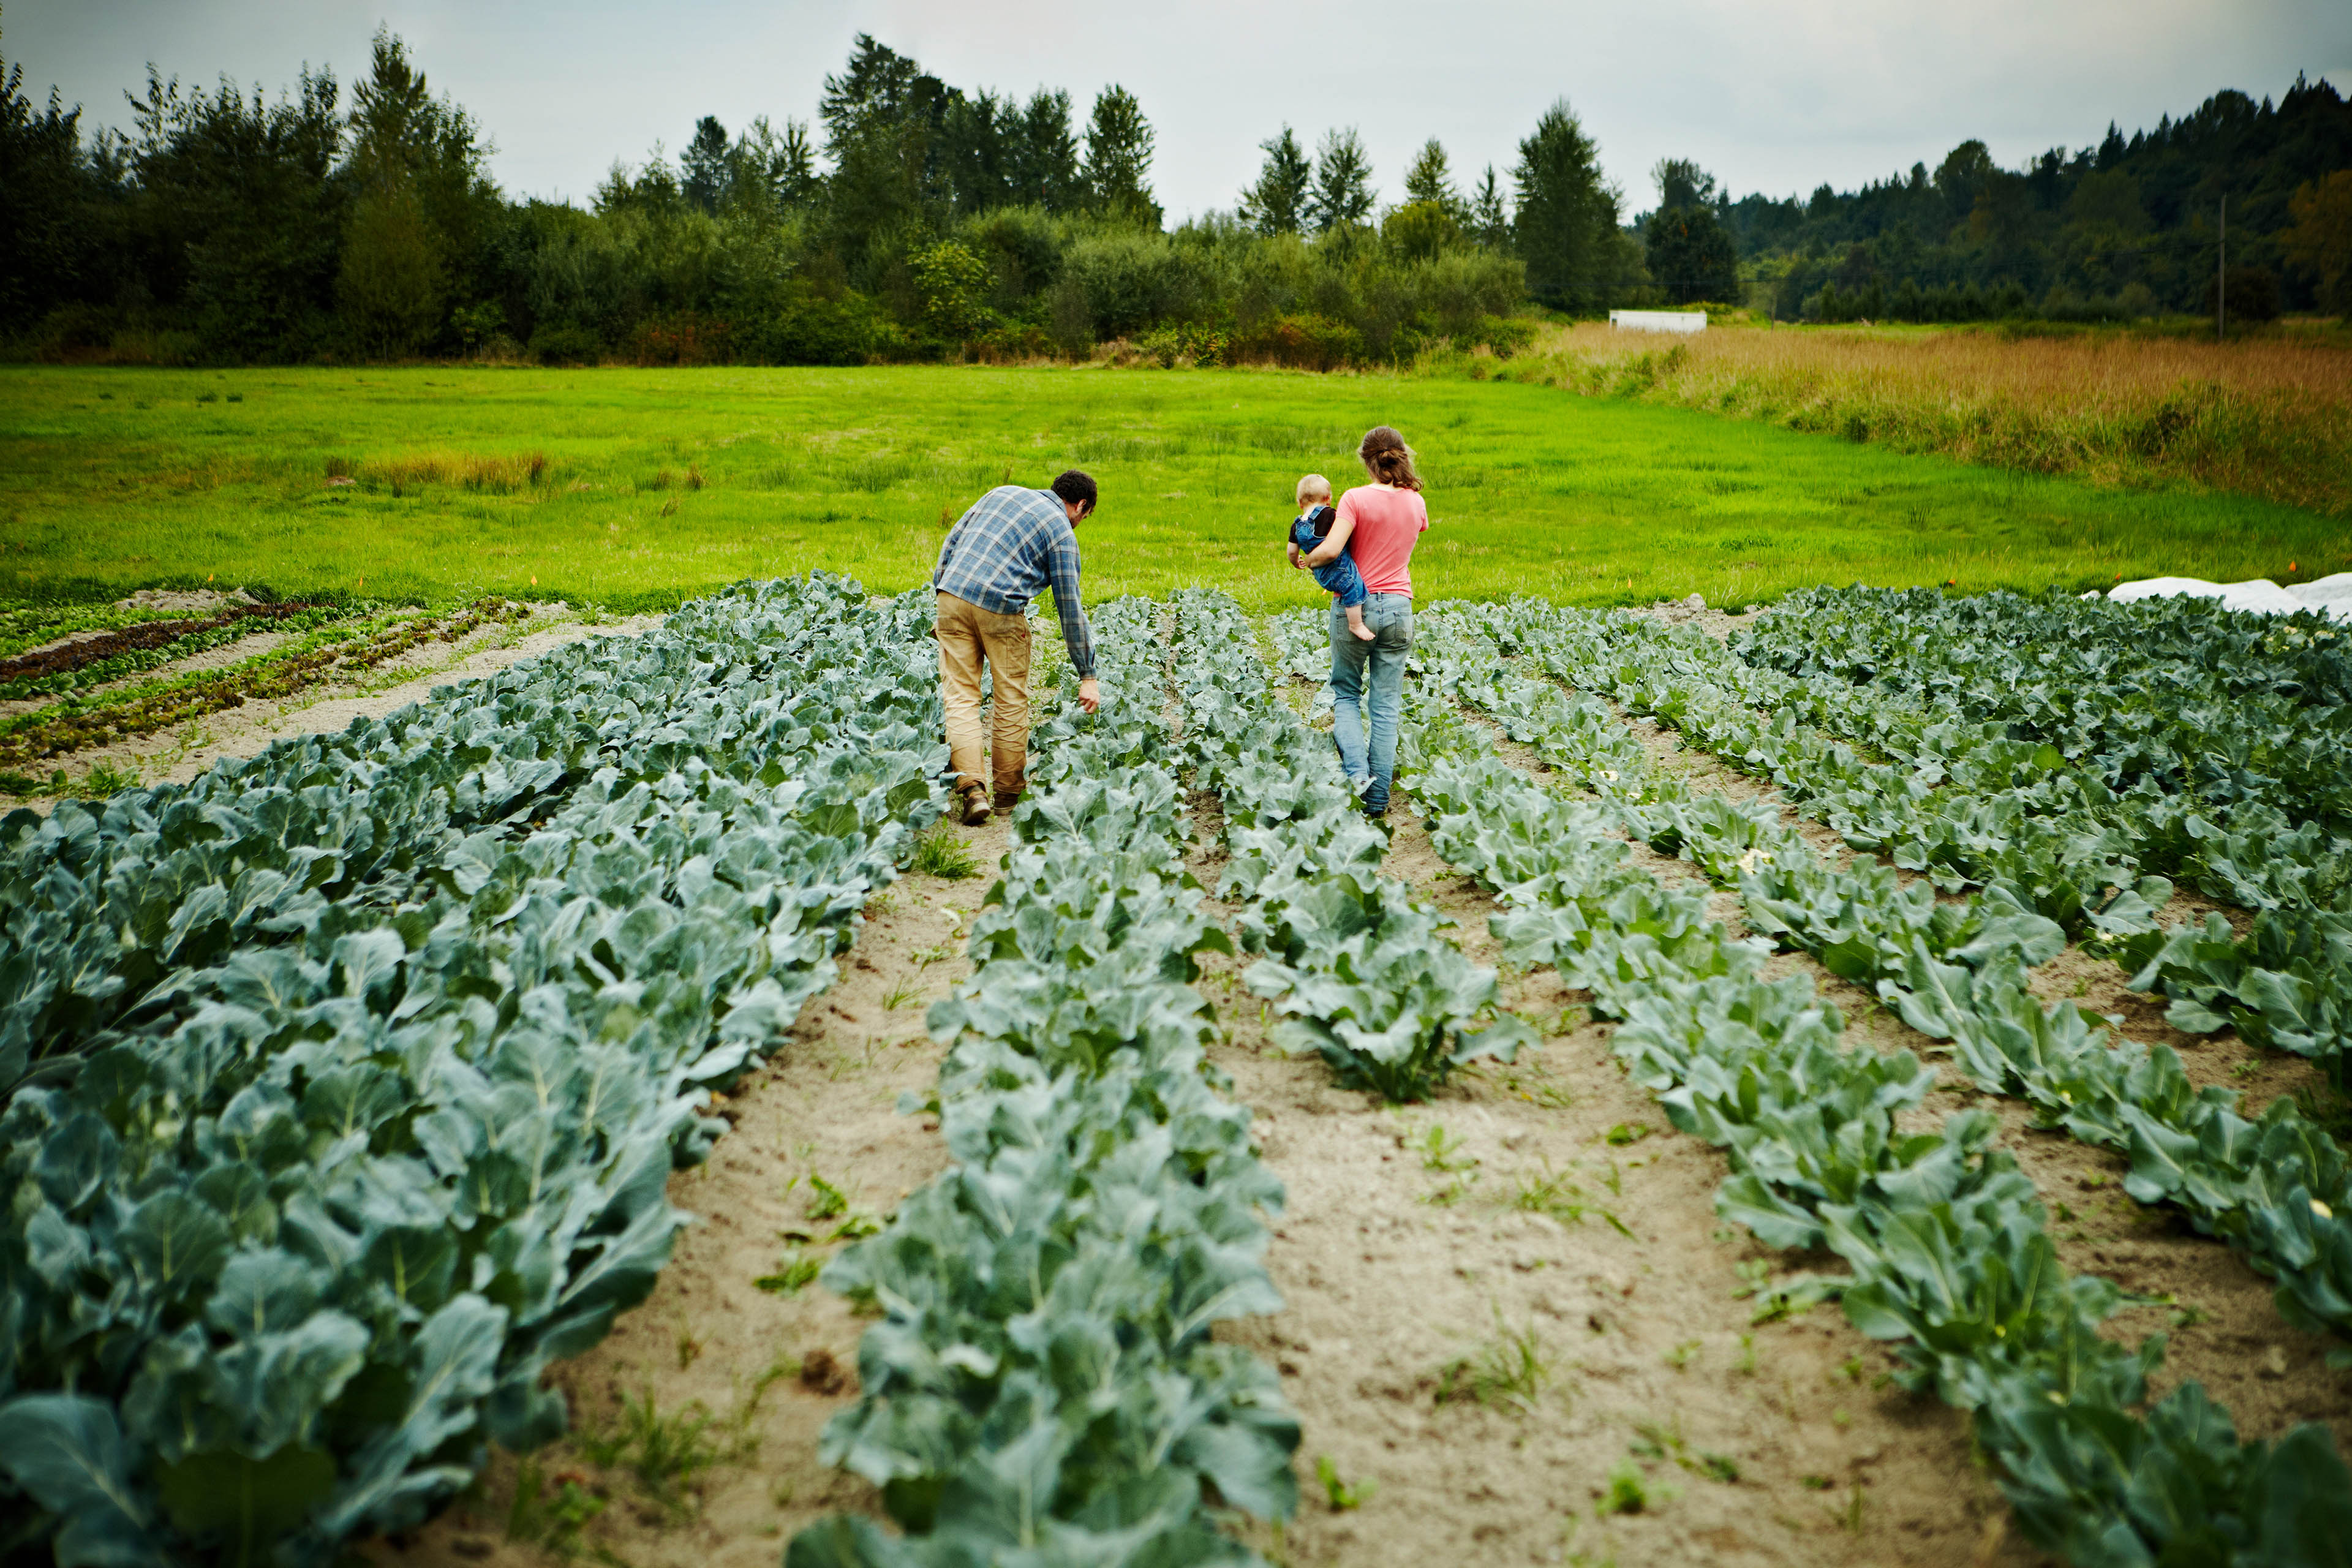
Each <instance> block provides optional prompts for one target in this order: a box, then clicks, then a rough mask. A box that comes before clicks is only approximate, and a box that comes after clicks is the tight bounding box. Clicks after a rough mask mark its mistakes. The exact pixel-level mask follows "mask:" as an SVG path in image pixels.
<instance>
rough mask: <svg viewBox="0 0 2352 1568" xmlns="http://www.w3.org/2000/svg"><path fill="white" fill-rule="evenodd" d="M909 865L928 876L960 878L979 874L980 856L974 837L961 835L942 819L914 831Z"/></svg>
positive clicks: (953, 879) (954, 879)
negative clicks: (913, 848)
mask: <svg viewBox="0 0 2352 1568" xmlns="http://www.w3.org/2000/svg"><path fill="white" fill-rule="evenodd" d="M908 869H909V870H912V871H916V872H919V873H920V874H921V875H923V876H926V877H943V878H945V879H948V880H949V881H961V880H962V879H964V878H967V877H976V876H978V875H980V858H979V857H978V856H977V855H974V854H973V853H972V849H971V839H969V838H960V837H957V836H956V835H955V834H954V833H952V832H950V830H949V828H948V826H947V824H945V823H943V822H942V823H939V824H937V825H935V826H931V827H929V828H927V829H925V830H924V831H923V832H921V833H918V834H917V835H915V854H914V858H913V859H912V860H911V861H910V862H909V863H908Z"/></svg>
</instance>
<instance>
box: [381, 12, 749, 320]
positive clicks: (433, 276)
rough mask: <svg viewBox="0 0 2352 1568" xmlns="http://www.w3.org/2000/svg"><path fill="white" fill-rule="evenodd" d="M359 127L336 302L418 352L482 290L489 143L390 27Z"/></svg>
mask: <svg viewBox="0 0 2352 1568" xmlns="http://www.w3.org/2000/svg"><path fill="white" fill-rule="evenodd" d="M709 123H710V124H712V125H714V126H715V125H716V124H717V121H710V122H709ZM351 132H352V142H351V153H350V157H349V159H348V160H347V162H346V163H345V165H344V170H343V173H344V174H345V176H346V179H347V180H348V182H349V184H350V186H351V189H352V198H351V199H352V209H351V215H350V222H349V226H348V227H347V229H346V231H345V233H344V235H343V241H342V254H341V262H340V267H339V269H338V277H337V280H336V289H335V293H336V303H337V307H338V309H339V310H340V311H341V315H342V317H343V321H344V328H345V331H348V332H349V333H351V334H352V337H353V338H354V339H355V340H356V341H357V342H360V343H362V344H364V345H366V348H367V352H369V353H377V354H383V355H389V356H398V355H401V354H406V353H416V352H418V351H420V350H422V349H424V348H425V347H426V346H428V345H429V344H430V343H431V342H434V341H435V340H436V339H437V338H438V337H439V336H440V333H441V328H442V326H443V324H444V322H445V321H446V318H447V313H448V312H447V305H448V302H449V300H452V299H464V298H467V297H469V296H470V295H471V294H472V293H473V292H474V291H475V289H476V288H477V286H478V285H477V274H478V272H479V270H480V269H481V268H482V266H483V264H484V255H483V253H484V252H485V251H486V250H487V249H488V245H489V237H490V234H491V233H492V231H493V229H494V228H495V226H496V224H497V214H498V211H499V206H500V205H501V204H500V202H499V195H498V192H497V189H496V188H495V187H494V186H492V185H491V184H490V183H489V181H488V177H487V176H486V175H485V174H484V173H483V163H484V160H485V158H486V156H487V152H488V149H487V148H486V146H485V145H484V143H483V139H482V137H481V135H480V132H479V131H478V128H477V127H476V125H475V123H474V121H473V117H472V116H470V115H468V114H467V112H466V111H465V110H462V109H460V108H458V107H457V105H456V104H455V103H452V102H451V101H450V100H448V99H446V98H438V99H436V98H435V97H434V96H433V93H432V89H430V87H429V86H428V85H427V84H426V81H425V73H424V72H423V71H422V70H420V69H418V68H417V66H416V63H415V60H414V59H413V58H411V57H410V55H409V52H408V46H407V45H406V44H405V43H404V42H403V41H402V39H401V38H400V37H398V35H396V34H394V33H393V32H392V31H391V30H390V29H388V28H386V29H379V30H378V31H377V33H376V36H375V41H374V44H373V50H372V60H371V64H370V69H369V73H368V76H367V78H366V79H364V80H362V81H361V82H360V83H359V84H358V85H357V86H356V87H355V88H354V89H352V112H351ZM724 138H725V133H724V132H720V142H719V145H720V148H721V150H722V151H723V150H724V147H725V139H724Z"/></svg>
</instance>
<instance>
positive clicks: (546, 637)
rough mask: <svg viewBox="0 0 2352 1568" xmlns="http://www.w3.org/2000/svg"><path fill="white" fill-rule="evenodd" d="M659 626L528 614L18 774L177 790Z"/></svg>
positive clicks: (256, 647)
mask: <svg viewBox="0 0 2352 1568" xmlns="http://www.w3.org/2000/svg"><path fill="white" fill-rule="evenodd" d="M662 619H663V617H662V616H629V617H627V618H625V619H618V620H608V621H604V622H601V623H596V624H590V623H588V622H585V621H583V620H581V619H579V618H578V617H577V616H574V615H573V614H572V612H571V611H569V610H565V609H556V608H550V607H547V606H537V607H534V608H533V610H532V613H531V615H530V618H529V619H528V620H526V621H523V622H521V623H520V624H518V625H512V626H508V625H493V626H484V627H482V628H480V629H478V630H477V631H475V632H473V633H472V634H470V635H469V636H467V637H465V638H464V639H462V640H461V641H459V642H457V643H455V644H449V643H440V642H431V643H426V644H425V646H423V647H418V648H414V649H412V650H410V651H409V652H408V653H406V654H404V655H403V656H402V657H400V658H396V659H392V660H388V661H387V662H385V663H384V664H383V665H382V666H379V667H378V668H374V669H373V670H369V671H367V672H365V674H364V676H363V677H362V679H357V680H341V681H338V680H333V679H329V680H326V681H322V682H320V684H319V685H316V686H312V687H309V688H307V689H304V690H301V691H299V692H296V693H294V694H293V695H292V696H289V697H286V698H283V699H279V700H272V701H267V702H247V704H246V705H245V706H243V707H242V708H229V709H224V710H221V711H220V712H217V713H212V714H208V715H206V716H205V717H204V718H202V719H196V720H192V721H189V722H187V723H185V724H182V725H178V726H176V727H174V728H173V729H171V730H168V731H158V732H156V733H154V734H152V735H143V736H140V737H138V738H136V739H134V740H129V741H123V742H117V743H115V744H113V745H108V746H91V747H89V748H87V749H85V750H82V751H79V752H71V753H68V754H67V755H64V756H60V757H55V758H51V759H49V760H47V761H45V762H43V763H39V764H37V768H34V767H28V768H27V769H26V771H27V772H36V771H37V773H41V774H47V773H50V772H51V771H53V770H56V769H63V770H64V771H65V772H66V773H67V774H68V776H69V777H71V778H74V779H76V780H79V779H82V778H86V777H87V776H88V775H89V771H90V769H92V768H94V767H98V766H100V765H101V764H103V765H105V766H108V767H112V768H115V769H120V770H123V771H126V772H128V773H131V774H133V775H135V776H136V778H137V779H138V781H139V782H140V783H141V784H184V783H185V782H187V781H188V780H190V779H192V778H194V777H195V776H196V775H197V774H198V773H202V772H204V771H205V769H206V768H208V767H210V766H212V764H213V763H215V762H217V761H219V760H220V759H221V758H223V757H250V756H254V755H257V754H258V753H259V752H262V751H264V750H266V749H267V748H268V746H269V744H270V742H274V741H281V740H285V739H287V738H288V737H289V736H294V735H315V734H325V733H331V732H332V731H338V730H343V729H347V728H349V727H350V725H351V722H352V720H354V719H360V718H380V717H382V716H383V715H384V714H386V713H390V712H392V711H394V710H396V709H400V708H404V707H406V706H407V705H408V704H410V703H412V702H421V701H425V700H427V699H429V698H430V697H431V696H432V695H433V693H434V692H435V691H436V689H439V688H441V687H444V686H454V685H456V684H457V683H458V682H460V681H466V680H474V679H479V678H481V677H483V676H486V675H495V674H497V673H498V672H499V670H501V669H505V668H508V667H509V666H510V665H515V664H520V662H522V661H523V660H524V659H527V658H532V657H534V656H536V655H539V654H542V653H546V652H548V651H549V650H551V649H553V648H558V647H563V646H564V645H565V644H567V643H573V642H578V641H580V640H581V639H583V638H584V637H635V636H637V635H638V634H640V633H642V632H645V631H646V630H648V629H650V628H652V627H654V626H659V625H660V624H661V623H662ZM283 640H284V634H281V633H276V632H268V633H260V634H257V635H256V636H254V637H247V638H246V639H244V640H243V641H241V642H237V643H232V644H229V645H228V646H226V647H219V648H213V649H210V650H208V651H206V652H205V653H203V654H199V655H197V656H195V657H194V658H188V659H184V660H180V661H177V662H175V663H173V664H171V665H166V666H164V667H163V668H159V669H155V670H151V671H148V672H146V673H145V674H142V676H141V677H140V678H139V679H142V680H148V679H156V678H158V677H163V676H169V675H176V674H180V673H183V672H184V671H188V670H195V669H210V668H220V667H221V666H223V665H227V664H234V663H236V662H237V661H238V660H240V659H243V658H248V657H250V656H252V655H254V654H257V653H260V652H265V651H267V650H268V647H275V646H276V645H277V643H278V642H281V641H283ZM55 804H56V797H55V796H53V795H35V796H32V797H30V798H25V799H19V798H18V797H16V796H12V795H5V794H0V807H13V806H16V805H26V806H29V807H31V808H32V809H33V810H35V811H37V812H41V813H44V814H46V813H47V811H48V810H49V809H50V807H51V806H53V805H55Z"/></svg>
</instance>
